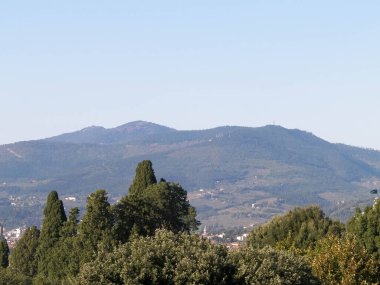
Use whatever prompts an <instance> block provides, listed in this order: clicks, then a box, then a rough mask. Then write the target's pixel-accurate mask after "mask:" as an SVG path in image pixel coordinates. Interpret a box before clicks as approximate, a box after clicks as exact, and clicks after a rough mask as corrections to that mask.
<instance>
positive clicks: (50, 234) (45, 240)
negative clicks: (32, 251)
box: [37, 191, 66, 275]
mask: <svg viewBox="0 0 380 285" xmlns="http://www.w3.org/2000/svg"><path fill="white" fill-rule="evenodd" d="M65 221H66V214H65V210H64V208H63V203H62V201H61V200H59V198H58V193H57V192H56V191H52V192H50V193H49V195H48V197H47V201H46V206H45V209H44V220H43V223H42V229H41V235H40V240H39V246H38V249H37V259H38V273H41V274H42V275H46V274H47V272H48V267H49V264H50V259H51V256H50V252H51V249H52V248H54V245H55V244H56V243H57V242H58V240H59V238H60V233H61V228H62V226H63V224H64V222H65Z"/></svg>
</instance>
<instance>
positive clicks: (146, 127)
mask: <svg viewBox="0 0 380 285" xmlns="http://www.w3.org/2000/svg"><path fill="white" fill-rule="evenodd" d="M172 131H176V130H175V129H172V128H169V127H165V126H162V125H158V124H154V123H150V122H146V121H134V122H129V123H126V124H124V125H121V126H118V127H115V128H110V129H106V128H104V127H99V126H90V127H87V128H84V129H82V130H80V131H76V132H72V133H66V134H62V135H58V136H55V137H52V138H48V139H46V141H53V142H65V143H93V144H99V143H101V144H104V143H105V144H109V143H125V142H127V141H130V140H134V139H136V138H139V137H141V136H147V135H153V134H161V133H166V132H172Z"/></svg>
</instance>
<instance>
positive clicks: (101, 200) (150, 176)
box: [0, 161, 380, 285]
mask: <svg viewBox="0 0 380 285" xmlns="http://www.w3.org/2000/svg"><path fill="white" fill-rule="evenodd" d="M130 189H131V192H130V193H128V194H126V195H125V196H123V197H122V198H121V199H120V201H119V202H117V203H116V204H114V205H111V204H110V203H109V201H108V195H107V192H106V191H105V190H97V191H95V192H94V193H92V194H91V195H89V197H88V199H87V205H86V210H85V212H84V214H83V216H82V219H81V221H79V220H80V219H79V210H78V209H77V208H73V209H71V210H70V212H69V214H68V218H67V217H66V213H65V210H64V208H63V205H62V201H61V200H59V197H58V193H57V192H55V191H53V192H51V193H50V194H49V195H48V198H47V203H46V207H45V210H44V220H43V225H42V228H41V230H39V229H38V228H36V227H30V228H28V229H27V230H26V232H25V234H24V236H23V237H22V238H21V240H20V241H19V242H18V244H17V246H16V248H15V249H14V250H13V252H12V254H11V256H10V265H9V266H8V264H7V262H6V263H3V267H7V266H8V267H7V268H5V269H4V268H2V269H0V285H1V284H11V285H12V284H33V285H60V284H61V285H63V284H65V285H66V284H77V285H87V284H95V285H96V284H99V285H103V284H104V285H107V284H134V285H135V284H165V285H166V284H169V285H170V284H173V285H175V284H210V285H211V284H231V285H248V284H258V285H266V284H268V285H269V284H270V285H272V284H274V285H276V284H295V285H297V284H304V285H308V284H310V285H311V284H316V285H317V284H326V285H330V284H338V285H343V284H344V285H346V284H347V285H359V284H360V285H361V284H378V283H379V279H380V278H379V276H380V275H379V269H378V268H380V266H379V258H378V247H377V245H378V238H379V228H378V225H379V222H378V221H379V220H380V211H379V205H378V204H375V205H374V206H373V207H368V208H367V209H366V210H365V211H364V212H363V213H362V212H361V211H360V210H358V212H357V214H356V215H355V216H354V217H353V218H352V220H351V221H350V222H349V223H348V226H347V228H348V232H349V234H346V233H345V228H344V225H343V224H341V223H339V222H335V221H332V220H331V219H330V218H328V217H326V216H325V214H324V213H323V212H322V211H321V209H320V208H318V207H316V206H310V207H307V208H296V209H294V210H292V211H290V212H289V213H287V214H285V215H283V216H279V217H276V218H274V219H273V220H272V221H270V222H269V223H267V224H265V225H262V226H259V227H257V228H256V229H254V230H253V231H252V232H251V234H250V235H249V238H248V241H247V243H246V244H245V245H243V246H242V247H241V248H240V249H237V250H236V251H232V250H228V249H227V247H226V246H224V245H216V244H213V243H211V242H210V241H208V240H207V239H204V238H203V237H200V236H199V235H197V234H195V233H194V232H195V230H196V229H197V227H198V225H199V222H198V221H197V219H196V211H195V209H194V208H193V207H192V206H191V205H190V203H189V201H188V200H187V192H186V191H185V190H184V189H183V188H182V187H181V186H180V185H179V184H177V183H172V182H166V181H165V180H164V179H161V181H159V182H157V180H156V178H155V175H154V170H153V168H152V163H151V162H150V161H143V162H141V163H140V164H139V165H138V166H137V169H136V177H135V179H134V182H133V185H132V186H131V188H130ZM7 252H8V253H9V250H8V251H7V244H6V243H3V244H1V243H0V254H2V256H3V257H5V256H6V257H7V254H6V253H7ZM4 260H5V259H4Z"/></svg>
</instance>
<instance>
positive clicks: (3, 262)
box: [0, 237, 9, 268]
mask: <svg viewBox="0 0 380 285" xmlns="http://www.w3.org/2000/svg"><path fill="white" fill-rule="evenodd" d="M8 258H9V247H8V243H7V240H6V239H5V238H4V237H0V267H2V268H6V267H8V265H9V259H8Z"/></svg>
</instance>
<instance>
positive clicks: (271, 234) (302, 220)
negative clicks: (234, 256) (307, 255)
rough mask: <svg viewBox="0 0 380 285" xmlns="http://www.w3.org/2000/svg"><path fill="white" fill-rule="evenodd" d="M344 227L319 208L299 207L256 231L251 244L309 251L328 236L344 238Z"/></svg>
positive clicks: (249, 243)
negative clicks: (333, 235)
mask: <svg viewBox="0 0 380 285" xmlns="http://www.w3.org/2000/svg"><path fill="white" fill-rule="evenodd" d="M343 232H344V225H343V224H341V223H340V222H337V221H332V220H331V219H330V218H328V217H326V216H325V214H324V213H323V212H322V210H321V209H320V208H319V207H317V206H310V207H307V208H295V209H294V210H291V211H289V212H288V213H287V214H285V215H283V216H278V217H275V218H273V219H272V220H271V221H270V222H269V223H267V224H265V225H262V226H259V227H257V228H255V229H254V230H253V231H252V232H251V234H250V235H249V237H248V245H250V246H252V247H256V248H262V247H264V246H267V245H270V246H274V247H280V248H283V249H291V248H293V249H299V250H303V251H305V250H307V249H309V248H314V247H315V245H316V243H317V241H318V240H319V239H321V238H323V237H325V236H326V235H328V234H335V235H338V236H339V235H341V234H342V233H343Z"/></svg>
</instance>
